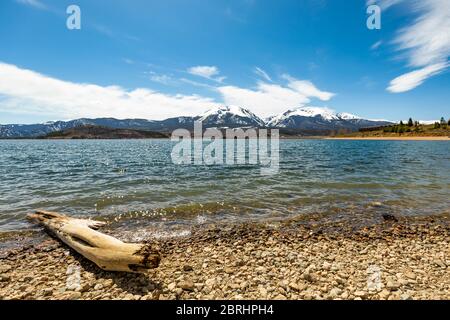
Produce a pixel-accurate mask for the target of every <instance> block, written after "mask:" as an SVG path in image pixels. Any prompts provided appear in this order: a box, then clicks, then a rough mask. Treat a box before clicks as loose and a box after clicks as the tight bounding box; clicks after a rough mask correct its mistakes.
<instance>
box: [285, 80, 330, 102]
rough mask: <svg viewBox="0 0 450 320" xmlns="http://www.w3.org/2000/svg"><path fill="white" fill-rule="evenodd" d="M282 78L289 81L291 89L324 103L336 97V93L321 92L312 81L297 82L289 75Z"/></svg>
mask: <svg viewBox="0 0 450 320" xmlns="http://www.w3.org/2000/svg"><path fill="white" fill-rule="evenodd" d="M282 78H283V79H286V80H287V81H288V87H289V88H291V89H293V90H295V91H297V92H299V93H301V94H303V95H304V96H306V97H313V98H318V99H320V100H322V101H328V100H330V99H331V98H332V97H333V96H334V93H331V92H327V91H321V90H319V89H318V88H317V87H316V86H315V85H314V84H313V83H312V82H311V81H307V80H297V79H295V78H293V77H291V76H290V75H288V74H284V75H283V76H282Z"/></svg>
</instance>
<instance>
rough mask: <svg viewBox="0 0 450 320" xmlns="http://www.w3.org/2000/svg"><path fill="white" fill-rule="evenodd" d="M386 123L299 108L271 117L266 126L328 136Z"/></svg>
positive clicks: (343, 114) (321, 109) (319, 109)
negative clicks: (333, 133)
mask: <svg viewBox="0 0 450 320" xmlns="http://www.w3.org/2000/svg"><path fill="white" fill-rule="evenodd" d="M388 124H390V122H388V121H372V120H366V119H362V118H360V117H358V116H355V115H353V114H350V113H336V112H335V111H333V110H331V109H328V108H319V107H300V108H297V109H293V110H288V111H286V112H284V113H282V114H280V115H277V116H274V117H271V118H270V119H269V120H268V122H267V126H268V127H272V128H280V129H287V130H291V131H298V132H304V133H308V132H311V133H316V134H328V133H330V132H332V131H338V130H346V131H357V130H359V129H361V128H366V127H376V126H383V125H388Z"/></svg>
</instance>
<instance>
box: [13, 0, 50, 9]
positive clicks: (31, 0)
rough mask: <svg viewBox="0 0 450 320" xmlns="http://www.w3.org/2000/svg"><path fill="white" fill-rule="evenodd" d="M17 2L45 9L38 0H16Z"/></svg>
mask: <svg viewBox="0 0 450 320" xmlns="http://www.w3.org/2000/svg"><path fill="white" fill-rule="evenodd" d="M16 1H17V2H18V3H21V4H25V5H29V6H32V7H35V8H39V9H45V8H46V5H45V4H43V3H42V2H40V1H39V0H16Z"/></svg>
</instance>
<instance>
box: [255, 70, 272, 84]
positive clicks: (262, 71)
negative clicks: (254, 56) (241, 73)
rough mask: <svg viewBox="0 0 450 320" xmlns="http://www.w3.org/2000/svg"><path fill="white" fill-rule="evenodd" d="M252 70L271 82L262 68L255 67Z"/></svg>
mask: <svg viewBox="0 0 450 320" xmlns="http://www.w3.org/2000/svg"><path fill="white" fill-rule="evenodd" d="M254 72H255V73H256V74H257V75H258V76H260V77H261V78H263V79H264V80H266V81H270V82H272V78H270V76H269V75H268V74H267V72H265V71H264V70H263V69H261V68H258V67H255V70H254Z"/></svg>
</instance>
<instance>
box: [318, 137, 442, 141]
mask: <svg viewBox="0 0 450 320" xmlns="http://www.w3.org/2000/svg"><path fill="white" fill-rule="evenodd" d="M324 139H325V140H387V141H450V137H447V136H436V137H326V138H324Z"/></svg>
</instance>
